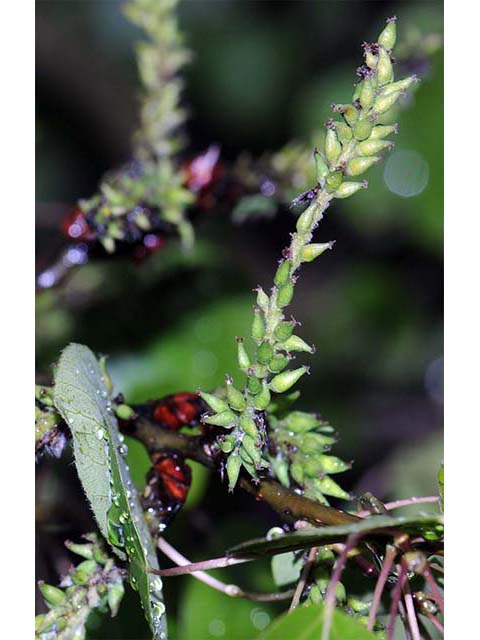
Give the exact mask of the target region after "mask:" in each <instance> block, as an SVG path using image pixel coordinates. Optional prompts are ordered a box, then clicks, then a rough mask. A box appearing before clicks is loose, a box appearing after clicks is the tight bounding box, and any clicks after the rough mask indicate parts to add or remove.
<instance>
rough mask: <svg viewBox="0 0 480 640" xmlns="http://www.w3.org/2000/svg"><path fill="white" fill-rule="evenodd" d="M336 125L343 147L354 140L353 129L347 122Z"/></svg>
mask: <svg viewBox="0 0 480 640" xmlns="http://www.w3.org/2000/svg"><path fill="white" fill-rule="evenodd" d="M334 124H335V130H336V132H337V136H338V139H339V140H340V142H341V143H342V145H343V144H346V143H347V142H349V141H350V140H351V139H352V129H351V128H350V127H349V126H348V124H345V122H335V123H334ZM325 175H326V174H325Z"/></svg>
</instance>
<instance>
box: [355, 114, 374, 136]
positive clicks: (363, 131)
mask: <svg viewBox="0 0 480 640" xmlns="http://www.w3.org/2000/svg"><path fill="white" fill-rule="evenodd" d="M372 129H373V123H372V121H371V120H370V118H362V119H361V120H359V121H358V122H357V124H356V125H355V127H354V128H353V135H354V136H355V138H356V139H357V140H366V139H367V138H368V137H369V135H370V134H371V133H372Z"/></svg>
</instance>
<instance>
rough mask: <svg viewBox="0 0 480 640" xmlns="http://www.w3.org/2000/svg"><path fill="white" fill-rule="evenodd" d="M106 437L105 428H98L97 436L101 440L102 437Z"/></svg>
mask: <svg viewBox="0 0 480 640" xmlns="http://www.w3.org/2000/svg"><path fill="white" fill-rule="evenodd" d="M104 437H105V429H98V430H97V438H98V439H99V440H101V439H102V438H104Z"/></svg>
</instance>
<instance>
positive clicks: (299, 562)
mask: <svg viewBox="0 0 480 640" xmlns="http://www.w3.org/2000/svg"><path fill="white" fill-rule="evenodd" d="M303 564H304V560H303V557H302V556H301V555H300V556H297V554H295V553H293V552H292V551H289V552H288V553H279V554H277V555H275V556H273V558H272V576H273V581H274V582H275V584H276V586H277V587H285V586H286V585H288V584H292V583H293V582H297V581H298V579H299V577H300V573H301V571H302V567H303Z"/></svg>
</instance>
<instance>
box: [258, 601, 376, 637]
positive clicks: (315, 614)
mask: <svg viewBox="0 0 480 640" xmlns="http://www.w3.org/2000/svg"><path fill="white" fill-rule="evenodd" d="M324 611H325V607H324V606H323V605H322V604H317V605H312V606H309V607H298V608H297V609H294V610H293V611H292V612H291V613H288V614H284V615H282V616H280V617H279V618H277V619H276V620H275V621H274V622H273V623H272V624H271V625H270V626H269V627H268V628H267V629H266V630H265V631H263V632H262V633H261V634H260V635H259V636H257V638H256V640H287V638H295V640H318V639H319V638H320V637H321V632H322V628H323V618H324ZM375 637H376V636H375V635H374V634H373V633H370V631H367V630H366V629H365V627H363V626H362V625H361V624H360V623H359V622H357V621H356V620H355V619H354V618H351V617H350V616H348V615H347V614H345V613H343V612H342V611H339V610H338V609H335V610H334V612H333V618H332V626H331V628H330V635H329V640H374V638H375Z"/></svg>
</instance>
